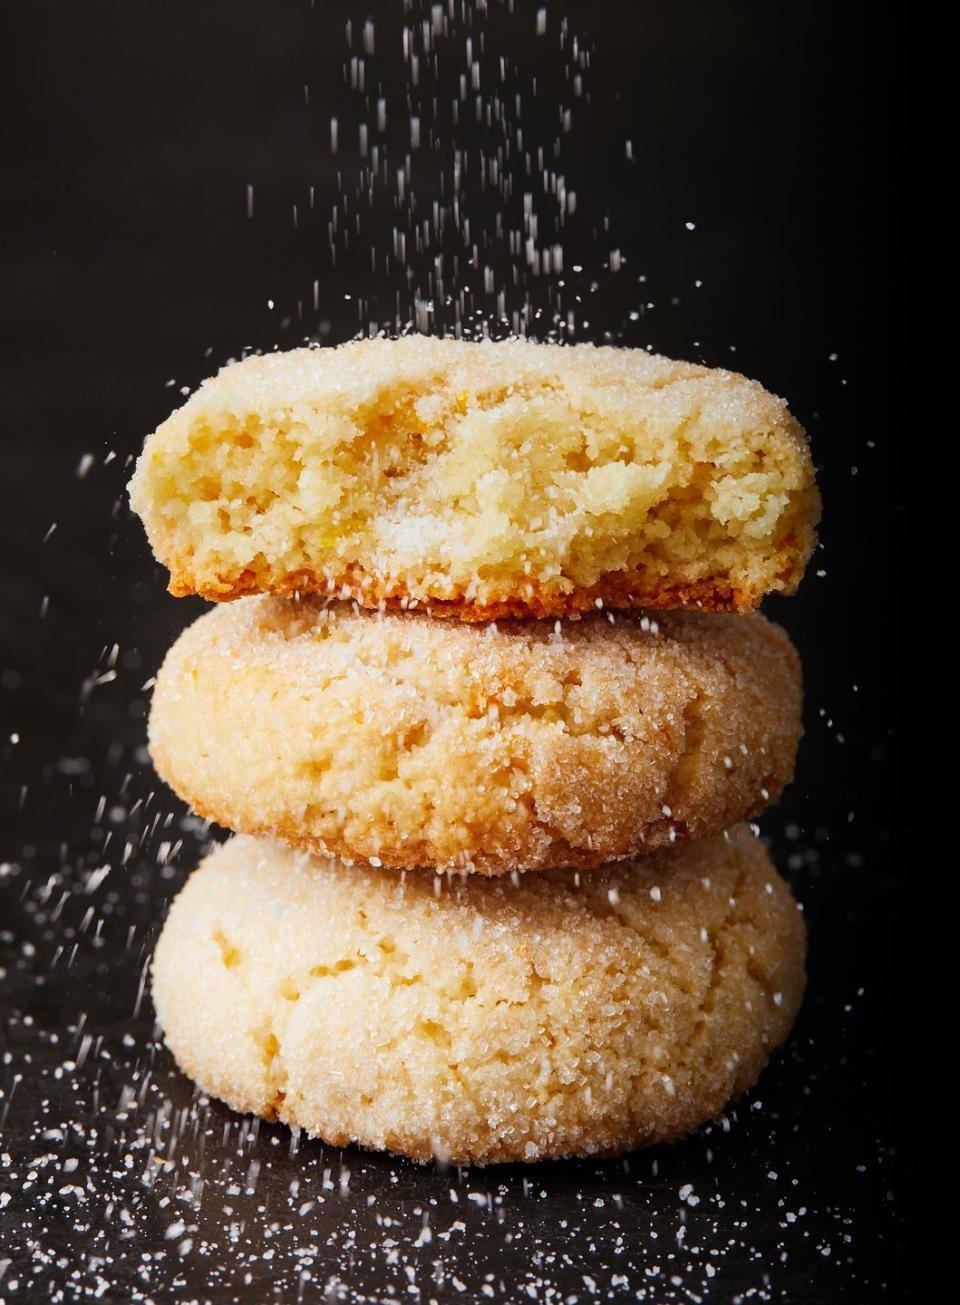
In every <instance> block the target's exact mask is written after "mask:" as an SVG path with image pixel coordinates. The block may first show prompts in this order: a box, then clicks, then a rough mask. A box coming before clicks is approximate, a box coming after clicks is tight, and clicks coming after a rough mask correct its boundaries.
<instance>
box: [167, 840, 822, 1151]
mask: <svg viewBox="0 0 960 1305" xmlns="http://www.w3.org/2000/svg"><path fill="white" fill-rule="evenodd" d="M803 958H804V926H803V920H802V916H801V915H800V913H799V911H798V908H797V906H796V904H795V902H794V901H793V899H792V898H791V896H790V893H789V890H788V889H787V887H786V885H785V884H784V883H783V881H782V880H781V879H780V878H779V877H778V876H777V874H776V872H775V871H774V869H773V867H772V865H771V864H770V861H769V859H768V857H767V855H766V853H765V852H764V850H763V848H762V847H761V845H760V844H759V843H758V842H757V841H756V839H755V838H754V837H753V836H752V834H750V833H749V831H748V830H747V829H746V828H744V827H742V826H741V827H739V828H737V829H735V830H733V831H732V832H731V833H730V834H729V835H728V836H723V835H719V836H717V837H716V838H712V839H707V840H705V841H703V842H699V843H692V844H688V845H687V846H685V847H682V848H670V849H664V850H662V851H660V852H656V853H654V854H653V855H651V856H649V857H646V858H644V859H642V860H638V861H630V862H623V863H620V864H619V865H616V866H613V867H607V868H604V869H602V870H598V871H595V872H593V873H592V874H589V875H587V874H584V875H580V874H579V873H578V872H576V871H566V872H551V873H549V874H547V875H527V876H524V877H518V879H517V881H516V882H514V881H512V880H511V879H498V880H491V879H480V878H477V877H472V878H464V877H458V876H438V875H434V874H432V873H430V872H428V871H407V872H389V871H380V872H376V871H373V870H368V869H349V868H346V867H344V866H343V865H341V864H340V863H339V862H337V861H335V860H322V859H319V858H311V857H309V856H307V855H305V854H303V853H296V852H292V851H289V850H285V849H283V848H281V847H279V846H278V845H276V844H271V843H268V842H261V841H258V840H255V839H251V838H245V837H238V838H234V839H232V840H231V841H230V842H228V843H227V844H225V845H224V846H222V847H220V848H219V849H218V850H217V851H216V852H214V853H213V855H212V856H210V857H209V858H208V859H207V860H206V861H204V862H203V864H202V865H201V866H200V868H199V869H198V870H197V871H196V872H195V873H194V874H193V875H192V876H191V878H190V879H189V880H188V882H187V885H186V887H185V888H184V889H183V890H182V892H181V893H180V895H179V896H178V898H177V899H176V901H175V903H174V905H173V908H172V910H171V912H170V915H169V916H168V918H167V921H166V924H165V926H164V929H163V933H162V934H161V937H160V941H159V943H158V945H157V949H156V955H155V958H154V962H153V995H154V1001H155V1005H156V1010H157V1014H158V1016H159V1020H160V1023H161V1025H162V1027H163V1030H164V1033H165V1036H166V1040H167V1042H168V1044H169V1046H170V1048H171V1050H172V1051H173V1054H174V1056H175V1057H176V1059H177V1061H178V1063H179V1065H180V1066H181V1068H182V1069H183V1070H184V1071H185V1072H186V1073H187V1074H189V1075H190V1077H191V1078H193V1079H195V1080H196V1082H197V1083H198V1084H199V1085H200V1087H201V1088H202V1089H203V1090H204V1091H205V1092H208V1093H210V1094H211V1095H213V1096H216V1097H219V1098H221V1099H222V1100H224V1101H226V1102H227V1103H228V1104H229V1105H231V1106H232V1107H233V1108H234V1109H236V1110H240V1111H248V1112H252V1113H255V1114H258V1115H262V1116H263V1117H264V1118H266V1119H280V1120H282V1121H284V1122H285V1123H287V1124H289V1125H291V1126H292V1127H298V1128H303V1129H305V1130H306V1131H307V1132H308V1133H309V1134H311V1135H313V1136H315V1137H319V1138H322V1139H323V1140H324V1141H325V1142H328V1143H330V1144H331V1145H334V1146H345V1145H347V1144H349V1143H352V1142H358V1143H360V1144H361V1145H363V1146H367V1147H372V1148H376V1149H381V1150H388V1151H395V1152H399V1153H400V1154H402V1155H407V1156H411V1157H413V1158H415V1159H418V1160H425V1159H428V1158H430V1157H431V1156H438V1157H441V1158H444V1159H446V1160H449V1161H451V1162H456V1163H464V1162H471V1161H473V1162H479V1163H484V1162H491V1161H513V1160H540V1159H545V1158H548V1157H557V1156H572V1155H612V1154H617V1153H619V1152H623V1151H628V1150H631V1149H633V1148H634V1147H637V1146H643V1145H646V1144H649V1143H653V1142H658V1141H664V1140H667V1139H671V1138H676V1137H679V1136H681V1135H682V1134H684V1133H688V1132H690V1131H691V1130H692V1129H695V1128H697V1127H698V1126H699V1125H700V1124H702V1123H704V1122H705V1121H706V1120H709V1119H712V1118H714V1117H715V1116H716V1115H717V1114H718V1113H719V1112H720V1111H722V1110H723V1109H724V1107H725V1106H726V1105H727V1103H728V1102H730V1101H731V1100H732V1099H733V1098H735V1097H736V1096H738V1095H739V1094H740V1093H742V1092H743V1091H744V1090H745V1089H746V1088H748V1087H749V1086H750V1085H751V1084H752V1083H753V1082H754V1081H755V1079H756V1078H757V1075H758V1074H759V1073H760V1070H761V1068H762V1067H763V1064H764V1062H765V1061H766V1059H767V1057H768V1056H769V1055H770V1053H771V1052H772V1051H773V1049H774V1048H775V1047H776V1046H778V1045H779V1044H780V1043H781V1042H782V1041H783V1040H784V1038H785V1037H786V1036H787V1033H788V1031H789V1029H790V1026H791V1024H792V1023H793V1019H794V1016H795V1014H796V1011H797V1008H798V1006H799V1004H800V998H801V994H802V991H803V985H804V973H803Z"/></svg>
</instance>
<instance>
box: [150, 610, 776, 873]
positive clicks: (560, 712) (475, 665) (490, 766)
mask: <svg viewBox="0 0 960 1305" xmlns="http://www.w3.org/2000/svg"><path fill="white" fill-rule="evenodd" d="M607 615H608V614H604V615H601V614H595V615H594V616H592V617H590V616H588V617H585V618H584V619H582V620H580V621H576V622H563V623H560V622H558V623H557V624H556V625H554V624H553V623H552V622H546V621H534V622H529V621H528V622H501V623H500V624H499V625H498V626H496V627H492V626H478V625H466V624H464V623H462V622H460V621H444V622H437V621H433V620H430V619H429V618H428V617H426V616H421V615H416V614H411V613H393V614H384V615H381V614H378V613H370V612H366V611H362V610H359V611H355V610H351V609H349V608H345V607H343V606H336V607H331V608H323V607H321V606H319V605H318V604H317V603H311V602H308V601H303V602H300V603H296V602H293V601H290V600H285V599H276V598H245V599H240V600H239V601H237V602H235V603H229V604H222V605H220V606H218V607H216V608H214V609H213V611H211V612H209V613H207V614H206V615H205V616H202V617H201V618H200V620H198V621H197V622H196V623H195V624H194V625H192V626H191V627H190V628H189V629H188V630H187V631H186V632H185V633H184V634H182V635H181V637H180V639H179V640H178V641H177V643H176V644H175V645H174V647H173V648H172V649H171V651H170V653H169V654H168V656H167V658H166V660H165V662H164V665H163V668H162V670H161V671H160V673H159V676H158V679H157V685H156V688H155V690H154V697H153V706H152V710H151V716H150V747H151V752H152V755H153V759H154V762H155V764H156V766H157V769H158V771H159V772H160V774H161V775H162V776H163V777H164V778H165V779H166V780H167V781H168V782H169V783H170V784H171V785H172V787H173V788H174V789H176V791H177V792H178V793H180V794H181V796H183V797H184V798H186V799H187V800H189V801H190V802H191V803H192V804H193V805H194V807H195V808H196V809H197V810H198V811H200V812H201V813H202V814H203V815H205V816H209V817H211V818H213V819H215V820H216V821H217V822H218V823H219V824H221V825H223V826H225V827H227V828H230V829H236V830H239V831H241V832H243V833H248V834H261V835H267V836H270V837H276V838H282V839H283V840H284V841H285V842H288V843H291V844H294V845H297V846H301V847H306V848H308V849H310V850H312V851H317V852H329V853H334V854H337V855H340V856H342V857H345V858H349V859H359V860H367V859H369V860H371V861H372V862H373V864H375V865H379V864H382V865H387V866H417V865H434V866H440V867H443V868H460V869H465V870H477V871H481V872H483V873H486V874H502V873H505V872H507V871H511V870H514V869H527V870H531V869H534V870H536V869H541V868H543V867H550V866H554V867H557V866H579V867H589V866H594V865H601V864H603V863H604V862H605V861H610V860H613V859H615V858H622V857H626V856H634V855H637V854H640V853H643V852H645V851H650V850H652V849H654V848H656V847H658V846H660V845H662V844H664V843H672V842H683V841H685V840H687V839H690V838H697V837H703V836H704V835H708V834H713V833H717V832H719V831H721V830H723V829H726V828H727V827H728V826H730V825H731V824H733V823H734V822H735V821H737V820H740V819H743V818H744V817H746V816H750V815H754V814H757V813H759V812H760V811H761V810H762V809H763V808H764V807H766V806H767V805H768V804H769V802H770V801H771V800H772V799H773V798H775V797H776V796H777V795H778V794H779V792H780V790H781V789H782V788H783V786H784V784H785V783H786V781H787V780H788V779H789V777H790V774H791V772H792V769H793V762H794V757H795V754H796V749H797V741H798V738H799V735H800V706H801V692H800V668H799V663H798V661H797V657H796V654H795V652H794V650H793V647H792V645H791V644H790V641H789V639H788V638H787V636H786V635H785V634H784V632H783V631H782V630H781V629H780V628H779V627H778V626H776V625H773V624H772V623H770V622H769V621H766V620H764V619H763V618H762V617H760V616H755V615H751V616H742V617H741V616H734V615H720V614H705V613H700V612H674V613H663V614H660V615H659V616H658V618H657V619H656V620H651V618H649V617H640V616H634V615H630V616H619V617H618V618H617V619H616V620H615V621H612V620H608V619H607Z"/></svg>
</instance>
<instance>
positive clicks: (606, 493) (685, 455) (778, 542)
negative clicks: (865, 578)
mask: <svg viewBox="0 0 960 1305" xmlns="http://www.w3.org/2000/svg"><path fill="white" fill-rule="evenodd" d="M131 501H132V504H133V507H134V509H135V510H136V511H137V512H138V513H139V514H140V516H141V517H142V518H143V521H144V524H145V526H146V529H147V534H148V536H149V539H150V542H151V544H152V546H153V549H154V551H155V553H156V555H157V557H158V558H159V559H160V561H161V562H163V563H164V564H165V565H166V566H167V567H168V568H169V569H170V588H171V590H172V591H173V592H174V593H175V594H188V593H198V594H202V595H203V596H204V597H206V598H211V599H224V598H235V597H237V596H238V595H241V594H248V593H257V592H265V593H273V594H291V593H293V592H299V593H308V592H313V593H320V594H323V595H327V596H338V597H345V598H351V599H354V600H355V601H357V602H359V603H361V604H363V605H364V606H366V607H377V606H380V605H383V604H384V603H387V604H390V605H402V606H409V605H411V604H413V605H419V606H426V607H429V608H430V609H431V610H432V611H433V612H434V614H436V615H443V614H451V615H458V616H460V617H462V618H464V619H467V620H485V619H490V618H496V617H500V616H507V615H512V616H525V615H533V616H555V615H561V616H562V615H568V614H570V613H573V612H577V611H582V610H586V609H590V608H594V607H596V606H599V605H605V606H607V607H621V608H622V607H640V606H642V607H648V608H676V607H701V608H704V609H710V610H716V611H726V610H738V611H745V610H749V609H751V608H753V607H755V606H756V605H757V603H758V602H759V601H760V599H761V598H762V597H763V595H764V594H765V593H768V592H770V591H777V592H780V593H791V592H792V591H793V590H794V589H795V588H796V586H797V583H798V581H799V579H800V576H801V574H802V572H803V569H804V566H805V565H806V562H807V559H808V558H809V556H810V553H811V551H812V549H813V545H814V528H815V525H816V520H817V516H818V513H819V499H818V496H817V490H816V486H815V483H814V473H813V466H812V463H811V460H810V452H809V449H808V447H807V442H806V439H805V437H804V433H803V430H802V429H801V427H800V426H799V425H798V423H797V422H796V421H795V420H794V418H793V417H792V416H791V415H790V413H789V412H788V410H787V407H786V405H785V404H784V402H783V401H782V400H781V399H778V398H776V397H775V396H774V395H772V394H770V393H768V392H767V391H766V390H764V389H763V387H762V386H760V385H758V384H757V383H756V382H754V381H750V380H747V379H746V378H745V377H743V376H740V375H738V374H736V373H734V372H728V371H721V370H712V369H709V368H707V367H701V366H697V365H694V364H691V363H682V362H672V361H671V360H669V359H667V358H661V357H657V356H654V355H650V354H648V353H646V352H645V351H643V350H640V349H618V348H606V347H605V348H595V347H593V346H591V345H575V346H566V347H564V346H560V345H551V344H533V343H530V342H527V341H521V340H509V341H505V342H501V343H496V344H494V343H490V342H485V343H476V342H466V341H463V340H449V339H433V338H428V337H424V336H410V337H407V338H403V339H399V340H387V339H376V340H365V341H357V342H354V343H351V344H346V345H342V346H341V347H339V348H336V349H330V348H327V349H297V350H293V351H291V352H289V353H281V354H271V355H268V356H266V357H251V358H248V359H246V360H245V361H243V362H241V363H237V364H235V365H233V366H230V367H227V368H225V369H224V370H223V371H222V372H221V373H220V374H219V375H218V376H216V377H214V378H213V379H212V380H209V381H207V382H206V383H205V384H204V385H202V386H201V387H200V389H199V390H198V391H197V392H196V393H195V394H194V395H193V396H191V398H190V399H189V400H188V401H187V403H186V404H185V405H184V406H183V407H182V408H181V409H180V410H179V411H177V412H175V413H174V414H173V415H172V416H171V417H170V418H169V419H168V420H167V421H166V422H164V423H163V425H162V426H160V427H159V429H158V430H157V431H155V432H154V434H153V435H151V436H150V437H149V439H148V440H147V442H146V446H145V448H144V451H143V455H142V457H141V458H140V461H139V463H138V466H137V471H136V474H135V476H134V478H133V480H132V482H131Z"/></svg>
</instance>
